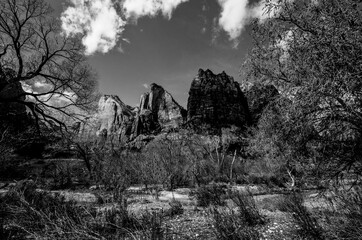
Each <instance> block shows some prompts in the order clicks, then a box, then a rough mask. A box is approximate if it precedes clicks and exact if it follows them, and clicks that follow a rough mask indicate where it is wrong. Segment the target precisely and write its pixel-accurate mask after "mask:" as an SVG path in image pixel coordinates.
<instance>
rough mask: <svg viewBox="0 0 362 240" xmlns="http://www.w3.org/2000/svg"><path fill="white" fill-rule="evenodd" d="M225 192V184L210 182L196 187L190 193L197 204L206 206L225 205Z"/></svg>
mask: <svg viewBox="0 0 362 240" xmlns="http://www.w3.org/2000/svg"><path fill="white" fill-rule="evenodd" d="M225 193H226V186H225V185H219V184H211V185H208V186H201V187H199V188H197V189H196V191H195V192H194V193H192V195H194V196H195V197H196V201H197V206H199V207H208V206H209V205H218V206H223V205H225V199H223V197H224V196H225Z"/></svg>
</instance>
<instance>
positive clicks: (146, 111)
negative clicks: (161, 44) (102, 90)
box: [79, 83, 186, 143]
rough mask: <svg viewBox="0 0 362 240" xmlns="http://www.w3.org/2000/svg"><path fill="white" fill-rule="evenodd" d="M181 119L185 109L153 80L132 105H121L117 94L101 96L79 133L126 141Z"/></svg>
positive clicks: (83, 135) (179, 121) (154, 132)
mask: <svg viewBox="0 0 362 240" xmlns="http://www.w3.org/2000/svg"><path fill="white" fill-rule="evenodd" d="M185 118H186V111H185V110H184V109H183V108H182V107H181V106H180V105H179V104H178V103H177V102H176V101H175V100H174V99H173V98H172V96H171V94H170V93H168V92H167V91H165V90H164V89H163V88H162V87H161V86H159V85H157V84H154V83H153V84H151V89H150V92H148V93H145V94H143V95H142V96H141V98H140V104H139V107H136V108H132V107H130V106H128V105H126V104H124V103H123V102H122V101H121V100H120V99H119V97H118V96H114V95H104V96H102V97H101V98H100V100H99V103H98V110H97V113H96V114H95V115H93V116H91V117H89V118H88V119H87V120H86V124H85V125H83V126H82V127H80V131H79V135H80V136H81V137H82V138H91V137H94V136H97V138H98V141H100V142H102V141H108V140H110V139H111V140H112V141H113V142H114V143H117V142H118V143H127V142H129V141H131V140H135V139H140V138H142V137H139V136H140V135H142V134H143V135H150V134H157V133H159V132H160V131H162V130H163V131H167V130H168V129H171V128H178V127H180V126H181V124H182V123H183V122H184V119H185ZM143 138H144V137H143ZM143 138H142V139H143Z"/></svg>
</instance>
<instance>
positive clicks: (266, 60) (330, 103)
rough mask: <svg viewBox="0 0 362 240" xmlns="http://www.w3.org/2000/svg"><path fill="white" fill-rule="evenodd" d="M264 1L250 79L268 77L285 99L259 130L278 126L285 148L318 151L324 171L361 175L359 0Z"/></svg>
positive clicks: (311, 154) (310, 155)
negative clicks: (277, 115)
mask: <svg viewBox="0 0 362 240" xmlns="http://www.w3.org/2000/svg"><path fill="white" fill-rule="evenodd" d="M266 2H267V5H266V8H265V11H266V13H267V14H270V15H272V16H271V18H269V19H268V20H266V21H265V22H263V23H262V24H255V25H254V27H253V37H254V40H255V41H254V48H253V50H252V51H251V53H250V58H249V60H248V62H247V63H246V66H247V68H248V80H249V81H251V82H253V83H256V82H257V83H262V84H273V85H274V86H276V87H277V88H278V90H279V91H280V92H281V93H282V94H281V97H283V98H285V99H289V101H290V103H289V104H287V105H285V106H287V107H284V108H282V109H281V110H280V111H279V112H281V114H283V116H284V117H283V119H284V122H283V124H280V125H279V126H274V129H270V128H269V130H273V131H271V132H270V131H269V132H267V131H264V132H265V133H268V134H269V136H271V135H273V134H277V135H278V138H274V139H277V141H279V144H282V146H283V145H284V146H286V145H287V146H289V147H290V148H288V149H289V150H290V151H291V152H292V153H293V154H292V155H290V154H288V156H290V157H293V156H299V157H302V156H304V157H305V158H306V159H315V160H316V162H317V164H318V166H319V168H318V169H319V170H321V171H320V172H321V173H322V174H323V175H324V174H327V175H328V177H332V176H341V174H343V173H345V172H347V171H349V172H352V173H355V174H356V175H360V174H361V172H362V18H361V16H362V3H361V1H359V0H345V1H343V2H342V1H339V0H301V1H291V0H278V1H266ZM269 117H270V118H273V117H275V116H273V114H269ZM270 120H271V121H272V120H273V119H270ZM266 122H268V121H264V123H266ZM264 125H265V124H264ZM264 127H265V126H264ZM259 128H260V129H263V126H259ZM264 130H265V128H264ZM271 139H273V138H271Z"/></svg>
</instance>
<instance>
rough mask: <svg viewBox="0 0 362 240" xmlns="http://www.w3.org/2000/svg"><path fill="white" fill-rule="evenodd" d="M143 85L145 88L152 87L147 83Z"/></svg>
mask: <svg viewBox="0 0 362 240" xmlns="http://www.w3.org/2000/svg"><path fill="white" fill-rule="evenodd" d="M142 86H143V87H144V88H146V89H149V88H150V85H148V84H147V83H144V84H142Z"/></svg>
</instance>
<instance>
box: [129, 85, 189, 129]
mask: <svg viewBox="0 0 362 240" xmlns="http://www.w3.org/2000/svg"><path fill="white" fill-rule="evenodd" d="M185 118H186V110H185V109H183V107H181V106H180V105H179V104H178V103H177V102H176V101H175V100H174V99H173V97H172V96H171V94H170V93H169V92H167V91H166V90H164V89H163V87H161V86H159V85H157V84H155V83H152V84H151V86H150V92H148V93H145V94H143V95H142V96H141V99H140V105H139V112H138V113H137V116H136V121H135V124H134V129H133V134H134V135H135V136H138V135H139V134H147V133H155V132H159V131H161V130H168V129H171V128H178V127H180V126H181V125H182V123H183V122H184V119H185Z"/></svg>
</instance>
